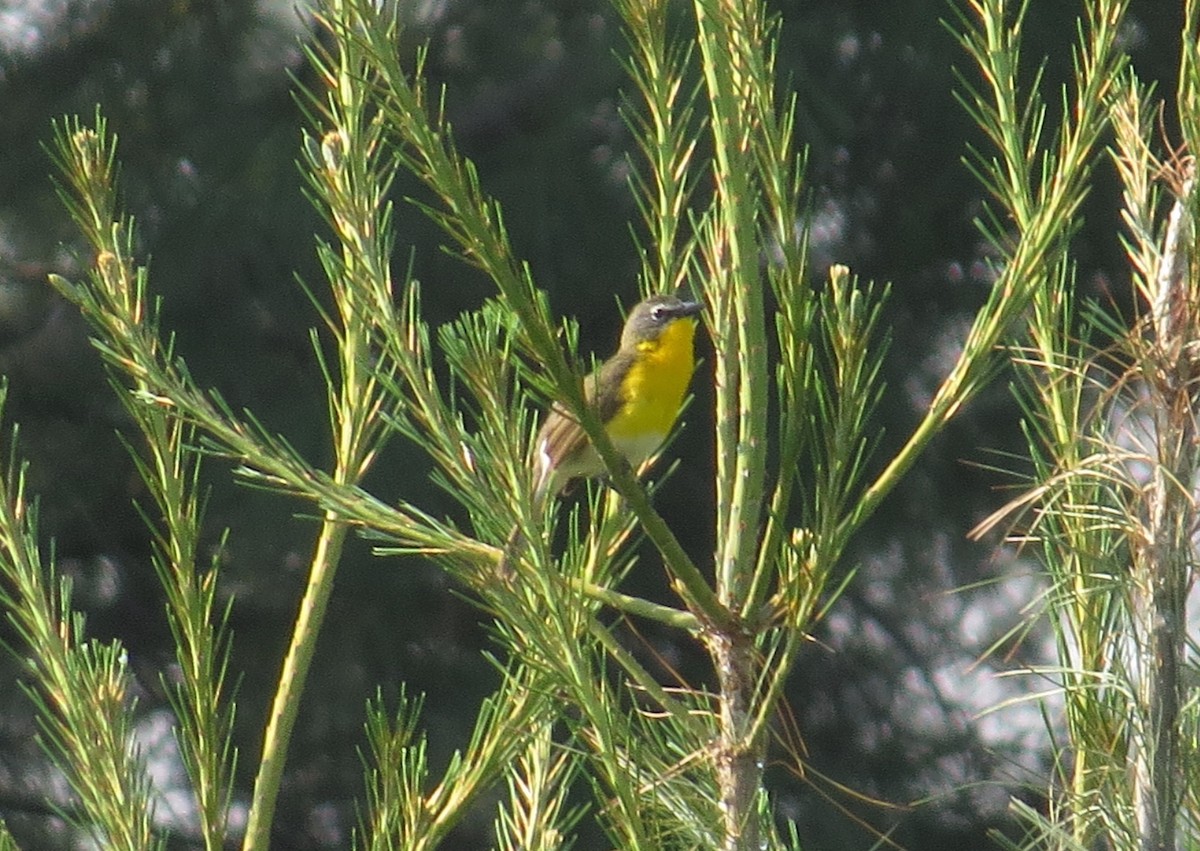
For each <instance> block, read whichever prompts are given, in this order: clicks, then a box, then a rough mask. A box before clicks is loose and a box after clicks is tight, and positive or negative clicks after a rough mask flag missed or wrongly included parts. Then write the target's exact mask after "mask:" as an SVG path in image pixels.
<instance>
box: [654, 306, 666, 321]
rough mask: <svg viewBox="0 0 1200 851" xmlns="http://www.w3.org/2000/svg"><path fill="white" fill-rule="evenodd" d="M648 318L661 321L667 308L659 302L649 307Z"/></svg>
mask: <svg viewBox="0 0 1200 851" xmlns="http://www.w3.org/2000/svg"><path fill="white" fill-rule="evenodd" d="M650 318H651V319H653V320H654V321H655V322H662V321H663V320H664V319H666V318H667V308H666V307H665V306H664V305H661V304H660V305H657V306H655V307H652V308H650Z"/></svg>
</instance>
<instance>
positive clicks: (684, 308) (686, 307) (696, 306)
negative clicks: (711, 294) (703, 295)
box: [675, 301, 704, 316]
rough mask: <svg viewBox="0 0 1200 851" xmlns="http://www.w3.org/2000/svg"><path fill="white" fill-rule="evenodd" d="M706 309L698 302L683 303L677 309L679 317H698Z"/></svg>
mask: <svg viewBox="0 0 1200 851" xmlns="http://www.w3.org/2000/svg"><path fill="white" fill-rule="evenodd" d="M703 309H704V305H703V304H701V303H700V302H698V301H681V302H680V303H679V307H678V308H677V309H676V311H675V314H676V315H677V316H696V315H698V314H699V313H700V311H701V310H703Z"/></svg>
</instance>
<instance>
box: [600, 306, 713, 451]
mask: <svg viewBox="0 0 1200 851" xmlns="http://www.w3.org/2000/svg"><path fill="white" fill-rule="evenodd" d="M695 334H696V320H694V319H691V318H682V319H677V320H675V321H674V322H672V323H671V324H670V325H668V326H667V327H666V328H664V329H663V331H662V333H661V334H659V335H658V337H657V338H656V339H654V340H647V341H643V342H641V343H639V344H638V353H637V356H636V357H635V358H633V361H632V363H631V364H630V367H629V370H628V372H626V374H625V377H624V380H623V381H622V382H621V407H620V408H619V409H618V410H617V413H616V414H615V415H614V416H613V418H612V419H611V420H610V421H609V422H608V433H609V436H610V437H611V438H612V440H613V442H614V443H617V444H618V445H621V446H622V448H623V449H625V450H626V455H630V456H634V457H631V460H632V461H633V462H634V463H635V464H636V463H638V462H639V461H640V460H644V458H645V456H647V455H649V454H650V453H651V452H653V451H654V450H655V449H657V448H658V444H659V443H661V442H662V441H663V439H664V438H665V437H666V436H667V433H668V432H669V431H670V430H671V426H672V425H673V424H674V422H675V417H676V415H678V413H679V406H680V405H681V404H682V403H683V396H684V394H685V393H687V388H688V384H689V383H690V382H691V380H692V372H693V370H694V369H695V366H696V361H695V353H694V351H693V348H692V341H693V338H694V337H695ZM635 446H636V449H635ZM630 450H632V451H630ZM639 455H640V456H641V457H640V458H638V457H636V456H639Z"/></svg>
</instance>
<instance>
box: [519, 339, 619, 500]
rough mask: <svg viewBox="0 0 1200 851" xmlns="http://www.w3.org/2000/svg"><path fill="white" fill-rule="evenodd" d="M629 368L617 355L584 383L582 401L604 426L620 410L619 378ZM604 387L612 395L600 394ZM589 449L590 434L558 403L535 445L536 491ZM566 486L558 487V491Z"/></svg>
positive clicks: (543, 489) (545, 485)
mask: <svg viewBox="0 0 1200 851" xmlns="http://www.w3.org/2000/svg"><path fill="white" fill-rule="evenodd" d="M628 368H629V363H628V361H627V359H626V358H624V357H622V356H621V355H619V354H618V355H617V356H615V357H613V358H610V359H609V360H608V361H607V362H606V363H605V364H604V365H603V366H602V367H600V369H598V370H596V371H595V372H593V373H592V374H591V375H589V376H588V377H587V378H585V379H584V380H583V398H584V400H585V401H586V402H587V403H588V405H590V406H592V408H593V409H594V410H595V411H596V416H597V418H599V420H600V422H602V423H605V422H608V421H609V420H610V419H612V417H613V416H614V415H615V414H616V413H617V411H618V410H619V409H620V407H621V393H620V385H621V381H620V377H621V375H622V374H623V373H624V372H626V371H627V370H628ZM601 387H609V388H611V392H606V393H600V392H599V388H601ZM587 445H588V438H587V433H586V432H585V431H584V430H583V428H581V427H580V425H579V423H578V422H577V421H576V419H575V417H574V416H572V415H571V413H570V412H569V411H567V409H566V408H564V407H563V406H562V405H559V404H557V403H556V404H555V405H554V406H553V407H552V408H551V409H550V413H549V414H547V415H546V421H545V422H544V423H542V428H541V430H540V431H538V435H537V442H536V444H535V448H536V451H537V459H536V463H537V471H538V475H537V482H536V489H537V491H539V492H544V491H545V490H546V488H548V487H549V486H550V480H551V478H552V477H553V474H554V472H555V471H556V470H557V469H558V468H559V466H560V465H561V464H562V463H563V462H564V461H568V462H569V461H570V459H572V458H575V457H576V456H578V454H579V453H580V452H582V451H583V450H584V449H585V447H587ZM563 484H565V482H558V483H556V485H555V489H556V490H557V487H559V486H562V485H563Z"/></svg>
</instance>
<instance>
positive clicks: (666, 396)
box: [501, 295, 702, 569]
mask: <svg viewBox="0 0 1200 851" xmlns="http://www.w3.org/2000/svg"><path fill="white" fill-rule="evenodd" d="M701 308H702V305H701V304H700V303H698V302H694V301H685V300H683V299H681V298H678V297H676V296H673V295H654V296H650V297H649V298H647V299H645V300H644V301H641V302H639V303H638V304H637V305H636V306H634V308H633V310H631V311H630V312H629V316H628V318H627V319H626V320H625V327H624V329H623V330H622V332H621V343H620V346H619V348H618V349H617V352H616V354H614V355H613V356H612V357H610V358H609V359H608V360H606V361H604V363H602V364H601V365H600V366H599V368H597V369H596V370H595V371H594V372H593V373H592V374H591V375H589V376H587V377H586V378H585V379H584V383H583V395H584V400H585V402H586V403H587V404H588V405H589V406H590V407H591V408H592V410H593V411H595V413H596V417H597V419H599V420H600V422H601V424H603V426H604V430H605V433H606V434H607V435H608V438H609V440H611V441H612V443H613V446H614V447H616V449H617V451H619V452H620V453H621V454H622V455H623V456H625V459H626V460H627V461H628V462H629V463H630V465H631V466H633V467H635V468H636V467H637V466H638V465H640V464H641V463H642V462H643V461H645V460H646V459H647V458H649V457H650V455H651V454H653V453H654V451H655V450H656V449H658V447H659V446H661V445H662V442H663V441H664V440H665V439H666V437H667V435H668V434H669V433H670V431H671V427H672V426H673V425H674V424H675V419H676V417H677V416H678V415H679V408H680V406H681V405H682V404H683V397H684V395H685V394H686V393H687V389H688V384H689V383H690V382H691V379H692V372H693V371H694V370H695V366H696V355H695V352H694V350H693V341H694V339H695V335H696V324H697V321H698V320H697V315H698V314H699V313H700V310H701ZM532 464H533V473H534V497H535V500H536V501H537V503H538V504H539V505H540V504H541V501H542V500H544V499H547V498H550V497H554V496H557V495H558V494H559V493H560V492H561V491H562V489H563V488H564V487H566V485H567V483H568V482H570V481H571V480H572V479H576V478H585V477H590V476H599V475H602V474H603V473H604V472H605V470H604V463H603V462H602V461H601V459H600V456H599V455H598V454H597V453H596V450H595V447H593V446H592V444H591V441H590V440H589V439H588V436H587V433H586V432H585V431H584V430H583V427H582V426H581V425H580V424H579V423H578V421H576V420H575V418H574V417H572V416H571V414H570V413H569V412H567V411H566V410H565V409H564V408H562V407H560V406H558V405H555V406H553V407H552V408H551V409H550V411H549V413H547V414H546V419H545V421H544V422H543V423H542V427H541V429H540V430H539V431H538V434H537V439H536V440H535V441H534V447H533V459H532ZM520 540H521V536H520V533H519V530H517V529H514V530H513V534H512V535H511V536H510V537H509V541H508V544H507V545H506V546H505V553H504V557H503V558H502V559H501V567H502V568H505V569H506V568H507V566H508V563H509V560H510V559H511V558H512V556H513V555H514V554H515V553H514V550H515V549H516V547H517V546H518V545H519V542H520Z"/></svg>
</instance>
